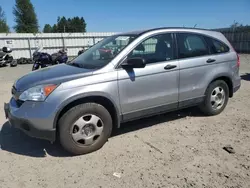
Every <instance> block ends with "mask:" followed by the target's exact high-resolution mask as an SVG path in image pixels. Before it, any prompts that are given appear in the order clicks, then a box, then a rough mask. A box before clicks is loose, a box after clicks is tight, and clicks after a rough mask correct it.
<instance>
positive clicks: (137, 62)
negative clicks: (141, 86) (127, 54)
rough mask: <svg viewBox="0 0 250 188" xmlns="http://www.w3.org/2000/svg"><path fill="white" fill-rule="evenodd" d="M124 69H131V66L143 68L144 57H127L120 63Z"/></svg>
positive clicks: (144, 64)
mask: <svg viewBox="0 0 250 188" xmlns="http://www.w3.org/2000/svg"><path fill="white" fill-rule="evenodd" d="M121 66H122V68H124V69H133V68H144V67H145V66H146V63H145V59H143V58H140V57H135V58H131V59H127V60H126V61H124V62H123V63H122V64H121Z"/></svg>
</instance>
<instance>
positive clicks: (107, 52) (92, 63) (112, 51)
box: [69, 35, 137, 69]
mask: <svg viewBox="0 0 250 188" xmlns="http://www.w3.org/2000/svg"><path fill="white" fill-rule="evenodd" d="M136 37H137V35H114V36H110V37H107V38H105V39H103V40H102V41H100V42H98V43H97V44H95V45H94V46H92V47H91V48H89V49H88V50H87V51H85V52H84V53H83V54H81V55H80V56H78V57H76V58H75V59H73V60H72V61H71V62H70V63H69V65H72V66H76V67H80V68H85V69H100V68H102V67H104V66H105V65H107V64H108V63H109V62H110V61H111V60H112V59H114V58H115V57H116V56H117V55H118V54H119V53H120V52H121V51H122V50H123V49H124V48H125V47H126V46H127V45H128V44H130V43H131V42H132V41H133V40H134V39H135V38H136Z"/></svg>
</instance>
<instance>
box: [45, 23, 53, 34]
mask: <svg viewBox="0 0 250 188" xmlns="http://www.w3.org/2000/svg"><path fill="white" fill-rule="evenodd" d="M43 32H44V33H53V28H52V27H51V25H49V24H45V26H44V28H43Z"/></svg>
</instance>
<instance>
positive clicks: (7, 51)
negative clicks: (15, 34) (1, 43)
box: [2, 47, 12, 53]
mask: <svg viewBox="0 0 250 188" xmlns="http://www.w3.org/2000/svg"><path fill="white" fill-rule="evenodd" d="M2 51H3V52H5V53H11V52H12V50H11V49H10V48H8V47H3V48H2Z"/></svg>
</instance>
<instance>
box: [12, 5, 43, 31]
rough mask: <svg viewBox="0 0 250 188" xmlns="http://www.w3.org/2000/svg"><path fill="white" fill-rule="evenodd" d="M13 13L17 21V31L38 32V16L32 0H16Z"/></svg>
mask: <svg viewBox="0 0 250 188" xmlns="http://www.w3.org/2000/svg"><path fill="white" fill-rule="evenodd" d="M13 14H14V16H15V22H16V25H15V27H14V29H15V30H16V32H17V33H37V32H38V30H39V26H38V21H37V16H36V13H35V10H34V6H33V5H32V3H31V2H30V0H16V4H15V7H14V9H13Z"/></svg>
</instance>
